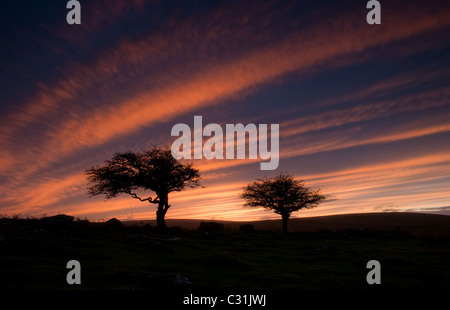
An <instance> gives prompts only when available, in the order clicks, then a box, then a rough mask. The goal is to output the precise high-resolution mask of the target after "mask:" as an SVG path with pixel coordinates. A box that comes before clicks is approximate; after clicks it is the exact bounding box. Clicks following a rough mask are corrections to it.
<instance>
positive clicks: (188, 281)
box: [174, 273, 192, 284]
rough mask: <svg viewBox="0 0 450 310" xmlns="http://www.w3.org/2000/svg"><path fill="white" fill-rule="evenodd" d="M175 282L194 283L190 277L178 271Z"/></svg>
mask: <svg viewBox="0 0 450 310" xmlns="http://www.w3.org/2000/svg"><path fill="white" fill-rule="evenodd" d="M174 284H192V283H191V281H190V280H189V279H188V278H186V277H185V276H182V275H181V274H179V273H177V275H176V276H175V281H174Z"/></svg>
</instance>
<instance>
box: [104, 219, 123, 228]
mask: <svg viewBox="0 0 450 310" xmlns="http://www.w3.org/2000/svg"><path fill="white" fill-rule="evenodd" d="M104 225H105V226H106V227H109V228H120V227H122V222H121V221H120V220H118V219H116V218H115V217H113V218H112V219H109V220H107V221H106V222H105V224H104Z"/></svg>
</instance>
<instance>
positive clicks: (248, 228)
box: [239, 224, 255, 232]
mask: <svg viewBox="0 0 450 310" xmlns="http://www.w3.org/2000/svg"><path fill="white" fill-rule="evenodd" d="M239 231H243V232H254V231H255V227H254V226H253V225H252V224H242V225H240V226H239Z"/></svg>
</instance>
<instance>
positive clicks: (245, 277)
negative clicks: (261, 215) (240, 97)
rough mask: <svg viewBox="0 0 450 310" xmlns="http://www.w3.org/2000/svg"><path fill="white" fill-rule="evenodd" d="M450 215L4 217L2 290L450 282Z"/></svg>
mask: <svg viewBox="0 0 450 310" xmlns="http://www.w3.org/2000/svg"><path fill="white" fill-rule="evenodd" d="M449 218H450V217H446V216H435V215H426V214H404V213H400V214H399V213H394V214H386V213H383V214H355V215H339V216H329V217H317V218H305V219H293V220H292V221H290V228H291V231H296V232H293V233H291V234H289V235H283V234H281V233H279V232H277V230H279V229H280V227H279V226H281V224H280V221H261V222H253V223H252V224H253V225H254V227H255V228H256V229H257V230H256V231H255V232H252V233H246V232H240V231H238V227H239V225H241V224H242V223H235V222H226V223H225V226H226V225H230V230H228V231H227V230H225V231H224V232H216V233H205V232H201V231H196V230H195V229H196V228H197V227H198V224H199V221H197V222H196V221H191V220H168V225H169V226H180V227H184V228H192V230H186V229H180V228H171V229H170V228H169V229H168V230H166V231H158V230H156V229H155V228H152V227H150V226H145V225H142V224H145V222H143V223H137V222H134V223H130V222H128V223H126V225H105V224H104V223H89V222H87V221H74V222H72V223H68V224H67V223H66V224H63V225H60V224H57V223H51V222H44V221H41V220H35V219H34V220H23V219H0V289H62V290H67V289H68V290H73V289H87V290H97V289H102V290H103V289H145V290H148V289H150V290H155V289H161V288H163V289H174V288H181V289H182V290H184V289H191V288H197V289H206V288H207V289H217V290H230V289H234V290H249V289H250V290H278V291H285V290H299V291H300V290H316V289H338V290H343V289H371V290H373V289H376V290H379V289H381V290H391V289H450V281H449V279H450V268H449V267H448V258H449V257H450V237H449V236H450V235H449V234H448V229H449ZM404 229H406V230H404ZM301 230H303V231H301ZM409 231H411V232H415V233H414V234H411V233H409ZM422 232H425V234H422ZM73 259H75V260H78V261H79V262H80V264H81V270H82V275H81V279H82V280H81V282H82V284H81V285H79V286H77V285H75V286H70V285H68V284H67V282H66V275H67V272H68V270H67V269H66V264H67V262H68V261H69V260H73ZM373 259H375V260H378V261H379V262H380V263H381V266H382V267H381V270H382V276H381V277H382V284H381V285H377V286H373V285H372V286H371V285H368V284H367V282H366V274H367V272H368V270H367V269H366V264H367V262H368V261H369V260H373ZM180 279H188V282H190V284H189V283H187V281H179V280H180ZM180 282H181V283H180Z"/></svg>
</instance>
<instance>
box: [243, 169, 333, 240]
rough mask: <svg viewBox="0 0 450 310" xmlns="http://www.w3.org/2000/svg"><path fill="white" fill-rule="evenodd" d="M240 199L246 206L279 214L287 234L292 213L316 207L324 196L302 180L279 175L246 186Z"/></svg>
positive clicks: (284, 231)
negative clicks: (243, 200) (312, 189)
mask: <svg viewBox="0 0 450 310" xmlns="http://www.w3.org/2000/svg"><path fill="white" fill-rule="evenodd" d="M241 198H243V199H245V201H246V203H245V205H246V206H249V207H263V208H266V209H269V210H274V212H275V213H277V214H280V215H281V219H282V223H283V233H287V232H288V230H287V222H288V220H289V217H290V216H291V213H292V212H294V211H298V210H301V209H309V208H313V207H316V206H317V205H318V204H319V203H320V202H321V201H322V200H324V199H325V196H324V195H322V194H321V193H320V191H319V190H317V191H311V190H310V189H309V188H308V187H306V186H305V184H304V182H303V181H302V180H295V179H294V178H293V177H292V176H290V175H284V174H280V175H278V176H275V177H272V178H264V179H257V180H256V181H254V182H252V183H250V184H248V185H247V186H246V187H245V188H244V192H243V193H242V194H241Z"/></svg>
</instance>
